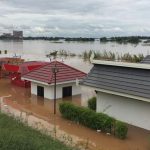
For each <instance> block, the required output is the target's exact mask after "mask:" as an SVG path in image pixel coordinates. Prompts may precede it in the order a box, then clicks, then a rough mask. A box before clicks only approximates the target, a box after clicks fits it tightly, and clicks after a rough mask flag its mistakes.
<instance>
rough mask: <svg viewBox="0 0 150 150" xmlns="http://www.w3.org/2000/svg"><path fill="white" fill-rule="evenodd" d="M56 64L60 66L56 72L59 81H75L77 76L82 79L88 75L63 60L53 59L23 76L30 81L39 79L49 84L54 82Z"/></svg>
mask: <svg viewBox="0 0 150 150" xmlns="http://www.w3.org/2000/svg"><path fill="white" fill-rule="evenodd" d="M54 66H56V67H57V68H58V72H57V74H56V81H57V82H66V81H74V80H76V79H77V78H78V79H81V78H84V77H85V76H86V73H84V72H82V71H80V70H78V69H75V68H73V67H71V66H69V65H67V64H64V63H63V62H59V61H57V60H55V61H52V62H50V63H48V64H46V65H43V66H41V67H39V68H36V69H34V70H32V71H31V72H29V73H27V74H25V75H24V76H23V78H24V79H26V80H29V81H32V80H34V81H39V82H44V83H48V84H52V83H54V78H53V72H52V68H53V67H54Z"/></svg>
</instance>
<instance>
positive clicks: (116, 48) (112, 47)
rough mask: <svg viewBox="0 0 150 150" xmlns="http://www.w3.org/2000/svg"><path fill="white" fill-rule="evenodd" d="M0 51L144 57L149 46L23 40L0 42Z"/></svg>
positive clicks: (34, 53)
mask: <svg viewBox="0 0 150 150" xmlns="http://www.w3.org/2000/svg"><path fill="white" fill-rule="evenodd" d="M0 50H8V52H9V53H13V54H14V53H16V54H19V55H21V56H23V55H29V54H32V55H43V56H44V55H45V54H47V53H49V51H53V50H66V51H70V52H72V53H76V54H81V53H82V52H83V51H85V50H86V51H89V50H95V51H104V50H106V51H112V52H117V53H119V54H123V53H128V52H129V53H131V54H139V53H143V54H144V55H147V54H149V52H150V46H149V45H145V46H144V44H143V43H139V44H138V45H135V44H118V43H115V42H114V43H112V42H108V43H100V41H95V42H65V41H63V42H62V43H56V42H51V41H44V40H24V41H9V40H5V41H4V40H0Z"/></svg>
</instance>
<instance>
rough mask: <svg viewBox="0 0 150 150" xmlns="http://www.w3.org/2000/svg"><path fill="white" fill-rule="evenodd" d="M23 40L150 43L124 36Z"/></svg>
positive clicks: (144, 37) (146, 38)
mask: <svg viewBox="0 0 150 150" xmlns="http://www.w3.org/2000/svg"><path fill="white" fill-rule="evenodd" d="M0 40H13V38H12V37H5V36H3V35H1V36H0ZM23 40H47V41H56V42H57V41H60V40H63V41H66V42H73V41H75V42H94V41H95V40H96V41H99V40H100V42H117V43H119V44H127V43H131V44H138V43H139V42H141V41H143V42H144V43H150V37H148V36H122V37H109V38H108V37H102V38H85V37H78V38H71V37H46V36H42V37H32V36H28V37H23Z"/></svg>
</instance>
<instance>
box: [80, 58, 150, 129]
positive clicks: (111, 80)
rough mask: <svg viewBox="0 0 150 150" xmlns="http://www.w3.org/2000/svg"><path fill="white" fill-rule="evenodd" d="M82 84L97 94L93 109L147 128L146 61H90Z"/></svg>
mask: <svg viewBox="0 0 150 150" xmlns="http://www.w3.org/2000/svg"><path fill="white" fill-rule="evenodd" d="M93 64H94V67H93V68H92V69H91V71H90V72H89V74H88V76H87V77H86V78H85V79H84V80H83V82H82V84H83V85H84V86H88V87H91V88H93V89H94V90H95V91H96V93H97V112H103V113H106V114H108V115H110V116H112V117H114V118H116V119H118V120H121V121H124V122H126V123H129V124H132V125H135V126H138V127H141V128H144V129H147V130H150V64H144V63H125V62H112V61H100V60H93Z"/></svg>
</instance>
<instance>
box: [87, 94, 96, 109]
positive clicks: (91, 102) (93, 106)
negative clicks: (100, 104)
mask: <svg viewBox="0 0 150 150" xmlns="http://www.w3.org/2000/svg"><path fill="white" fill-rule="evenodd" d="M88 108H90V109H92V110H94V111H96V97H92V98H90V99H89V100H88Z"/></svg>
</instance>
